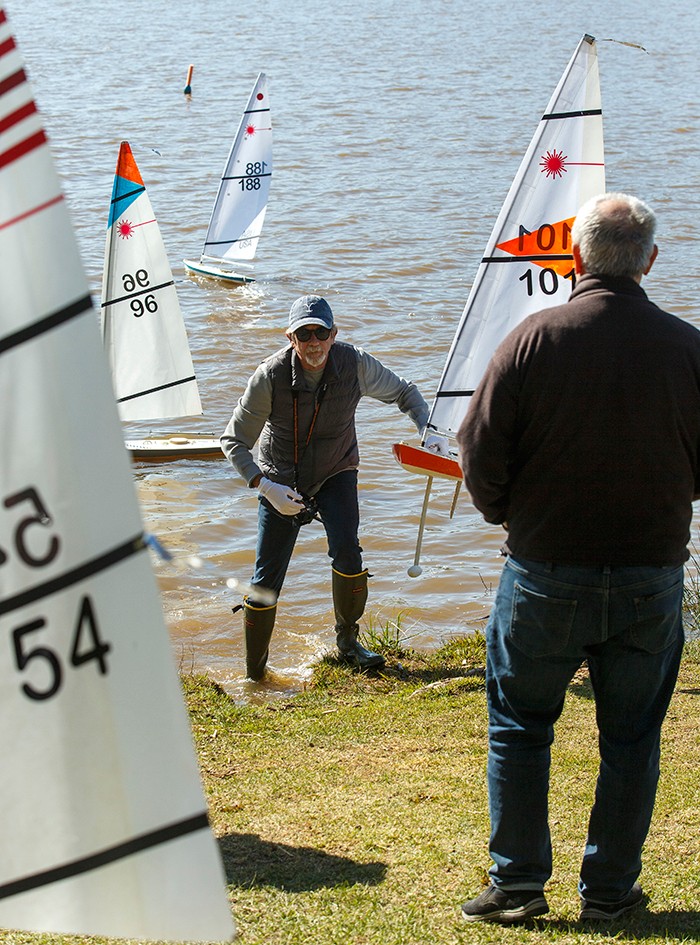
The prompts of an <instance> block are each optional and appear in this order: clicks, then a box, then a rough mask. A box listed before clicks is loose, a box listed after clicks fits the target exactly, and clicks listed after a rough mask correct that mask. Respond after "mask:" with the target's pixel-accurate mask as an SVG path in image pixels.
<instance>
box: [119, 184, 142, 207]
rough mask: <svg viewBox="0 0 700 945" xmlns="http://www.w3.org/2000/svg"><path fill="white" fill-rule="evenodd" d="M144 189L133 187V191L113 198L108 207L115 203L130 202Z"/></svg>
mask: <svg viewBox="0 0 700 945" xmlns="http://www.w3.org/2000/svg"><path fill="white" fill-rule="evenodd" d="M145 189H146V188H145V187H142V186H139V187H134V189H133V190H129V191H126V192H125V193H123V194H119V195H118V196H117V197H113V198H112V200H111V201H110V205H113V204H115V203H121V201H122V200H130V199H131V198H132V197H134V196H136V197H138V196H139V194H142V193H143V192H144V190H145Z"/></svg>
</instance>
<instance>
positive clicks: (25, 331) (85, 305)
mask: <svg viewBox="0 0 700 945" xmlns="http://www.w3.org/2000/svg"><path fill="white" fill-rule="evenodd" d="M91 308H92V299H91V298H90V296H89V295H85V296H83V298H81V299H77V301H75V302H71V304H70V305H66V307H65V308H62V309H59V310H58V311H57V312H52V313H51V314H50V315H46V316H45V317H44V318H40V319H39V321H37V322H34V323H33V324H31V325H27V326H26V327H25V328H20V330H19V331H15V332H13V333H12V334H11V335H6V336H5V337H4V338H0V354H4V353H5V352H6V351H9V350H10V349H11V348H16V347H17V346H18V345H22V344H24V343H25V342H26V341H32V339H34V338H37V337H38V336H39V335H43V334H44V332H47V331H51V329H52V328H57V327H58V326H59V325H62V324H63V323H64V322H68V321H70V320H71V319H72V318H75V317H76V316H78V315H82V314H83V312H87V311H88V309H91Z"/></svg>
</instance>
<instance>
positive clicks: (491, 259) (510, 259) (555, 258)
mask: <svg viewBox="0 0 700 945" xmlns="http://www.w3.org/2000/svg"><path fill="white" fill-rule="evenodd" d="M573 258H574V257H573V256H571V255H569V254H568V253H564V254H555V253H537V254H535V255H533V256H483V257H482V260H481V261H482V263H517V262H566V260H567V259H573Z"/></svg>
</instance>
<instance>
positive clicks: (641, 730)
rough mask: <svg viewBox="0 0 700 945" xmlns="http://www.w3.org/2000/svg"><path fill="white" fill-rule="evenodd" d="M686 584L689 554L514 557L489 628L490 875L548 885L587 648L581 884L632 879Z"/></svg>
mask: <svg viewBox="0 0 700 945" xmlns="http://www.w3.org/2000/svg"><path fill="white" fill-rule="evenodd" d="M682 597H683V568H682V566H680V567H669V568H655V567H637V568H628V567H625V568H623V567H599V568H597V567H565V566H558V565H548V564H544V563H536V562H532V561H523V560H515V559H514V558H509V559H508V560H507V561H506V563H505V565H504V568H503V572H502V575H501V579H500V583H499V587H498V592H497V594H496V600H495V603H494V608H493V611H492V613H491V617H490V620H489V624H488V627H487V630H486V637H487V654H488V655H487V666H486V686H487V699H488V711H489V754H488V788H489V811H490V816H491V839H490V846H489V850H490V854H491V858H492V859H493V866H492V867H491V869H490V871H489V872H490V875H491V880H492V882H493V883H494V885H496V886H502V887H503V888H506V889H542V888H543V886H544V883H545V882H546V881H547V880H548V879H549V877H550V875H551V872H552V847H551V840H550V833H549V824H548V807H547V795H548V789H549V768H550V746H551V744H552V741H553V739H554V723H555V722H556V721H557V719H558V718H559V716H560V714H561V711H562V709H563V706H564V697H565V695H566V690H567V687H568V685H569V683H570V681H571V679H572V677H573V675H574V673H575V672H576V670H577V669H578V668H579V667H580V666H581V664H582V663H583V662H584V661H586V662H587V663H588V670H589V674H590V680H591V685H592V688H593V693H594V696H595V702H596V720H597V725H598V735H599V739H598V745H599V751H600V768H599V773H598V782H597V785H596V792H595V802H594V805H593V809H592V811H591V814H590V821H589V825H588V837H587V840H586V846H585V850H584V855H583V862H582V865H581V874H580V880H579V892H580V894H581V895H582V896H583V897H585V898H586V899H592V900H595V901H599V902H614V901H616V900H619V899H621V898H622V897H624V896H625V895H626V894H627V892H628V891H629V890H630V888H631V887H632V885H633V883H634V882H635V880H636V879H637V877H638V876H639V873H640V871H641V851H642V845H643V844H644V840H645V838H646V835H647V833H648V830H649V824H650V822H651V815H652V811H653V809H654V801H655V798H656V786H657V782H658V777H659V755H660V747H659V746H660V734H661V725H662V722H663V720H664V717H665V715H666V711H667V709H668V705H669V702H670V699H671V695H672V693H673V688H674V686H675V682H676V678H677V675H678V666H679V663H680V657H681V652H682V650H683V639H684V637H683V627H682V621H681V607H682ZM586 734H588V733H586Z"/></svg>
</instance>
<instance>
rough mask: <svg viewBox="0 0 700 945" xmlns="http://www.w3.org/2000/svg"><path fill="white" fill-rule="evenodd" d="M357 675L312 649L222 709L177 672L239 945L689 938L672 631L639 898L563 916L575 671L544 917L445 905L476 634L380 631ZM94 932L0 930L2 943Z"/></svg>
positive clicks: (693, 850) (572, 843)
mask: <svg viewBox="0 0 700 945" xmlns="http://www.w3.org/2000/svg"><path fill="white" fill-rule="evenodd" d="M382 634H384V635H385V636H386V637H387V639H386V641H385V642H386V649H385V654H386V656H387V668H386V671H385V672H383V673H382V674H380V675H378V676H375V677H368V676H364V675H361V674H357V673H353V672H351V671H350V670H349V669H347V668H346V667H344V666H341V665H340V664H339V663H337V662H336V661H335V660H333V659H330V658H327V659H324V660H323V661H322V662H321V663H320V664H319V665H318V667H317V668H316V671H315V674H314V677H313V679H312V681H311V683H310V684H309V685H308V687H307V689H306V690H305V691H304V692H303V693H301V694H300V695H298V696H295V697H294V698H292V699H289V700H286V701H279V700H277V701H275V702H271V703H268V704H265V705H251V706H240V705H236V704H235V703H234V702H233V701H232V700H231V699H230V698H229V697H228V696H227V695H226V694H225V693H224V692H223V691H222V690H221V689H220V688H219V687H217V686H216V685H215V684H213V683H212V682H211V681H209V680H208V679H206V678H204V677H201V676H192V675H187V676H183V677H182V684H183V688H184V692H185V696H186V699H187V704H188V707H189V712H190V716H191V720H192V725H193V731H194V736H195V741H196V746H197V751H198V755H199V760H200V764H201V769H202V775H203V779H204V785H205V790H206V793H207V797H208V800H209V804H210V810H211V817H212V823H213V827H214V830H215V833H216V835H217V837H218V839H219V844H220V849H221V853H222V857H223V861H224V866H225V871H226V875H227V879H228V883H229V890H230V895H231V901H232V908H233V913H234V916H235V919H236V922H237V925H238V933H239V941H240V942H241V943H243V945H263V943H267V945H336V943H337V945H341V943H342V945H370V943H372V945H374V943H380V945H433V943H441V945H464V943H482V942H483V943H497V945H500V943H503V945H506V943H508V945H511V943H518V945H520V943H525V945H535V943H538V945H539V943H550V942H555V943H561V945H568V943H576V945H579V943H580V945H589V943H600V942H604V941H606V940H608V939H611V940H613V939H614V941H615V942H616V943H618V942H619V943H630V942H638V941H642V940H643V941H644V942H645V943H685V942H697V941H698V939H700V844H699V842H698V836H699V833H700V830H699V824H698V810H699V809H700V778H699V777H698V767H697V766H698V757H699V754H700V751H699V750H700V724H699V723H700V645H699V644H697V643H694V644H690V645H689V646H688V647H687V650H686V654H685V657H684V660H683V664H682V668H681V675H680V679H679V683H678V687H677V691H676V693H675V696H674V699H673V703H672V705H671V709H670V711H669V715H668V719H667V723H666V725H665V728H664V742H663V759H662V778H661V783H660V787H659V795H658V801H657V806H656V811H655V815H654V822H653V825H652V830H651V834H650V837H649V840H648V842H647V845H646V847H645V857H644V869H643V872H642V877H641V880H642V882H643V885H644V889H645V892H646V893H647V895H648V903H647V904H646V907H645V908H643V909H641V910H639V911H638V912H635V913H632V914H630V915H628V916H627V917H625V919H624V920H621V921H620V922H618V923H613V924H612V925H611V926H609V927H603V928H601V927H596V926H593V925H591V926H588V927H584V926H582V925H580V924H579V923H578V918H577V917H578V901H577V895H576V880H577V875H578V865H579V861H580V855H581V851H582V847H583V842H584V837H585V830H586V821H587V815H588V810H589V808H590V804H591V801H592V795H593V789H594V782H595V774H596V769H597V746H596V731H595V720H594V705H593V700H592V695H591V690H590V686H589V684H588V677H587V674H586V672H585V670H583V671H581V672H580V673H579V674H578V675H577V677H576V678H575V679H574V680H573V682H572V685H571V687H570V692H569V695H568V698H567V702H566V707H565V710H564V714H563V716H562V718H561V720H560V722H559V725H558V728H557V737H556V740H555V745H554V748H553V768H552V787H551V811H550V819H551V826H552V835H553V844H554V852H555V867H554V874H553V876H552V879H551V881H550V882H549V883H548V886H547V898H548V900H549V904H550V913H549V915H548V916H546V917H543V918H542V919H538V920H534V921H531V922H530V923H529V924H527V925H523V926H516V927H512V928H508V927H504V928H502V927H500V926H497V925H490V924H480V923H478V924H470V925H467V924H466V923H464V922H463V921H462V920H461V919H460V918H459V904H460V903H461V902H463V901H464V900H465V899H466V898H471V897H472V896H473V895H475V894H476V893H478V892H479V890H480V888H481V886H482V884H483V883H485V882H486V870H487V868H488V865H489V859H488V852H487V843H488V812H487V797H486V782H485V764H486V706H485V697H484V642H483V638H482V637H481V636H479V635H474V636H471V637H467V638H465V639H463V640H458V641H453V642H451V643H450V644H448V645H447V646H445V647H444V648H443V649H442V650H440V651H438V652H437V653H431V654H421V653H417V652H414V651H413V650H412V649H411V648H410V647H408V646H407V645H406V644H405V643H402V641H401V633H400V621H399V632H398V633H397V632H396V626H395V625H394V626H393V627H388V628H375V629H374V636H372V637H370V636H368V635H366V636H365V642H366V643H370V642H374V644H375V645H378V644H379V642H380V641H379V638H380V637H381V636H382ZM105 941H106V940H105V939H99V938H90V939H82V938H76V937H64V938H60V937H58V936H40V935H28V934H19V933H5V934H0V943H12V945H25V943H26V945H30V943H31V945H48V943H49V942H51V945H58V943H61V945H69V943H70V945H74V943H78V942H82V943H83V945H85V943H90V945H97V943H102V942H105Z"/></svg>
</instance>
